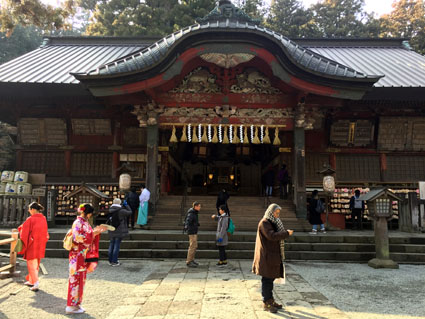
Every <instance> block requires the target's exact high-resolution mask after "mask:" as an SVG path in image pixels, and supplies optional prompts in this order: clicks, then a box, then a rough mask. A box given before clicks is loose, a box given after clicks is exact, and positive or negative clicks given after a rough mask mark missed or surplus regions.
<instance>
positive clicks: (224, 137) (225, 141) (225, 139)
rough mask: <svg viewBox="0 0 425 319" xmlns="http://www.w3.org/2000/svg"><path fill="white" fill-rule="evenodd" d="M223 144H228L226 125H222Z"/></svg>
mask: <svg viewBox="0 0 425 319" xmlns="http://www.w3.org/2000/svg"><path fill="white" fill-rule="evenodd" d="M223 131H224V135H223V144H229V137H228V136H227V126H223Z"/></svg>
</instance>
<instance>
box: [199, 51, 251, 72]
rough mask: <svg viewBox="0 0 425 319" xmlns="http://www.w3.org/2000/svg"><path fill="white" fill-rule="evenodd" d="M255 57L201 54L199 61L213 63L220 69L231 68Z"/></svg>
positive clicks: (243, 54)
mask: <svg viewBox="0 0 425 319" xmlns="http://www.w3.org/2000/svg"><path fill="white" fill-rule="evenodd" d="M254 57H255V56H254V55H253V54H249V53H231V54H224V53H206V54H201V59H203V60H204V61H207V62H210V63H214V64H216V65H218V66H220V67H222V68H226V69H229V68H233V67H235V66H237V65H239V64H241V63H244V62H248V61H251V60H252V59H253V58H254Z"/></svg>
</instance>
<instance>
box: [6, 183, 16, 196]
mask: <svg viewBox="0 0 425 319" xmlns="http://www.w3.org/2000/svg"><path fill="white" fill-rule="evenodd" d="M17 187H18V185H17V184H15V183H7V184H6V191H5V194H6V195H16V190H17Z"/></svg>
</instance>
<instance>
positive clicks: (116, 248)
mask: <svg viewBox="0 0 425 319" xmlns="http://www.w3.org/2000/svg"><path fill="white" fill-rule="evenodd" d="M121 241H122V238H111V240H110V241H109V251H108V258H109V262H110V263H114V264H116V263H117V262H118V254H119V253H120V245H121Z"/></svg>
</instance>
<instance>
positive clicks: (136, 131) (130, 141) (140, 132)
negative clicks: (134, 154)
mask: <svg viewBox="0 0 425 319" xmlns="http://www.w3.org/2000/svg"><path fill="white" fill-rule="evenodd" d="M146 143H147V140H146V129H145V128H140V127H128V128H126V129H125V131H124V144H125V145H129V146H137V145H146Z"/></svg>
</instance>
